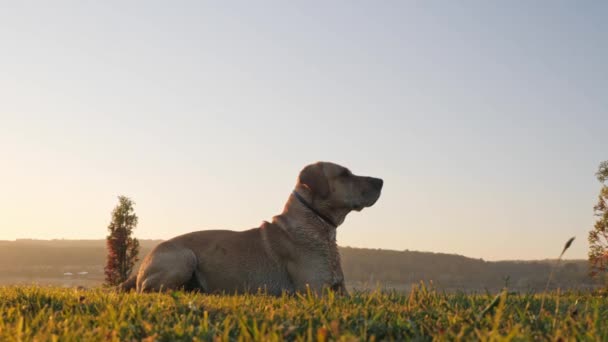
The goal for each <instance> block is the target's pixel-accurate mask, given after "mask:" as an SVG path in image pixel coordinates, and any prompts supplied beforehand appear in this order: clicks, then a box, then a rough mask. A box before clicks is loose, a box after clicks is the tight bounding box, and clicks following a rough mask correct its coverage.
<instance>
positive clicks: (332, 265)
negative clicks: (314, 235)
mask: <svg viewBox="0 0 608 342" xmlns="http://www.w3.org/2000/svg"><path fill="white" fill-rule="evenodd" d="M327 250H328V252H329V253H328V258H329V271H330V274H331V280H330V285H331V286H334V285H337V284H340V283H341V282H342V281H343V279H342V278H343V275H342V271H341V265H340V251H339V250H338V244H337V242H336V231H335V230H334V231H332V232H331V233H330V237H329V241H328V246H327Z"/></svg>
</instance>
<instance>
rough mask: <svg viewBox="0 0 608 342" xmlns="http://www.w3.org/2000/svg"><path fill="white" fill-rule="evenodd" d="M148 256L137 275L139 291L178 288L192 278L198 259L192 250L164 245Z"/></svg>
mask: <svg viewBox="0 0 608 342" xmlns="http://www.w3.org/2000/svg"><path fill="white" fill-rule="evenodd" d="M159 247H160V248H157V249H155V250H154V251H153V252H152V253H150V255H148V256H147V257H146V259H145V260H144V262H143V263H142V265H141V268H140V269H139V274H138V276H137V292H158V291H167V290H177V289H180V288H182V287H184V286H185V285H186V284H187V283H188V281H189V280H191V279H192V277H193V275H194V271H195V269H196V267H197V264H198V260H197V258H196V255H195V254H194V252H192V250H190V249H187V248H184V247H181V246H171V245H164V246H160V245H159Z"/></svg>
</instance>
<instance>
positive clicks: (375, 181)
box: [370, 177, 384, 191]
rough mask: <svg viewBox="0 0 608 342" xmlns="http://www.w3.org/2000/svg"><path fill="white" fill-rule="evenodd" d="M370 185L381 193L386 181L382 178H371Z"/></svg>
mask: <svg viewBox="0 0 608 342" xmlns="http://www.w3.org/2000/svg"><path fill="white" fill-rule="evenodd" d="M370 183H371V184H372V186H373V187H374V189H376V190H378V191H380V190H382V185H383V184H384V181H383V180H382V179H380V178H371V177H370Z"/></svg>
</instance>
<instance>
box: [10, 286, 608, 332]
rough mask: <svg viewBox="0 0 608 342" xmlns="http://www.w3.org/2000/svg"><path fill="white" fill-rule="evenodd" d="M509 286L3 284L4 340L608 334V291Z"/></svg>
mask: <svg viewBox="0 0 608 342" xmlns="http://www.w3.org/2000/svg"><path fill="white" fill-rule="evenodd" d="M540 304H541V296H540V295H533V294H514V293H508V292H507V291H503V292H502V293H500V294H498V295H494V296H493V295H490V294H477V295H475V294H469V295H467V294H445V293H441V292H438V291H435V290H433V289H430V288H428V287H426V286H424V284H421V285H420V286H418V287H416V288H415V289H414V290H412V291H411V292H410V293H408V294H399V293H387V292H380V291H376V292H372V293H354V294H352V295H351V296H350V297H348V298H345V297H339V296H334V295H333V294H332V293H329V294H327V295H325V296H322V297H315V296H313V295H311V294H305V295H298V296H291V297H290V296H283V297H278V298H275V297H269V296H264V295H238V296H234V295H227V296H218V295H204V294H198V293H182V292H174V293H165V294H144V295H140V294H135V293H127V294H124V293H123V294H119V293H113V292H109V291H106V290H103V289H92V290H74V289H59V288H45V287H16V286H15V287H2V288H0V341H33V340H38V341H100V340H104V341H106V340H108V341H129V340H145V341H157V340H158V341H179V340H184V341H190V340H214V339H215V340H245V341H246V340H264V341H280V340H299V341H310V340H411V339H414V340H467V341H468V340H486V341H490V340H533V339H534V340H583V341H584V340H590V341H596V340H599V341H608V299H607V298H606V297H602V296H600V295H594V294H590V293H573V292H568V293H559V292H557V293H551V294H548V295H547V297H546V301H545V303H544V309H543V310H542V311H540V314H539V309H540Z"/></svg>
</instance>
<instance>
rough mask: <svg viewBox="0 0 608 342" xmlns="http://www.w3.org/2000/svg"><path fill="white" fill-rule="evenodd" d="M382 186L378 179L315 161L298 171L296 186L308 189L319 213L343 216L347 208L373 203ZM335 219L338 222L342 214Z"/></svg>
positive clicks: (357, 209)
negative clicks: (337, 219)
mask: <svg viewBox="0 0 608 342" xmlns="http://www.w3.org/2000/svg"><path fill="white" fill-rule="evenodd" d="M382 185H383V181H382V179H380V178H373V177H366V176H357V175H354V174H353V173H352V172H351V171H350V170H349V169H347V168H345V167H343V166H340V165H337V164H334V163H329V162H318V163H315V164H311V165H308V166H306V167H305V168H304V169H303V170H302V171H301V172H300V175H299V177H298V184H297V187H298V188H300V189H301V190H300V191H306V192H308V195H309V197H310V199H311V204H312V205H313V206H314V207H315V208H317V209H319V210H321V211H322V212H323V213H327V214H332V213H339V215H338V216H346V214H347V213H348V212H350V211H351V210H356V211H361V210H362V209H363V208H366V207H371V206H372V205H374V203H376V201H377V200H378V198H379V197H380V192H381V190H382ZM342 213H343V215H342ZM339 219H340V223H341V222H342V221H343V220H344V217H341V218H339Z"/></svg>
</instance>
